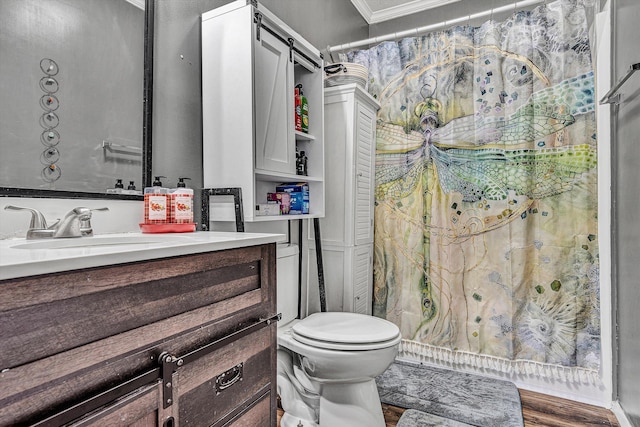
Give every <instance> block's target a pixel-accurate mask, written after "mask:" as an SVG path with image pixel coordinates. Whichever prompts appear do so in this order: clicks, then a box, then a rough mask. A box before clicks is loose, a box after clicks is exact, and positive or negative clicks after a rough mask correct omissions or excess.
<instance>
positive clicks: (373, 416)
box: [319, 379, 385, 427]
mask: <svg viewBox="0 0 640 427" xmlns="http://www.w3.org/2000/svg"><path fill="white" fill-rule="evenodd" d="M319 415H320V416H319V421H320V427H330V426H340V425H347V424H345V423H346V422H348V425H349V427H385V421H384V415H383V413H382V405H381V404H380V395H379V394H378V388H377V387H376V381H375V380H374V379H371V380H368V381H364V382H356V383H348V384H345V383H341V384H335V383H333V384H332V383H324V384H322V393H321V395H320V414H319Z"/></svg>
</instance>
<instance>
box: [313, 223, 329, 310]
mask: <svg viewBox="0 0 640 427" xmlns="http://www.w3.org/2000/svg"><path fill="white" fill-rule="evenodd" d="M313 234H314V236H315V240H316V261H317V263H318V291H319V292H320V311H323V312H324V311H327V294H326V291H325V288H324V269H323V267H322V244H321V243H320V219H319V218H313Z"/></svg>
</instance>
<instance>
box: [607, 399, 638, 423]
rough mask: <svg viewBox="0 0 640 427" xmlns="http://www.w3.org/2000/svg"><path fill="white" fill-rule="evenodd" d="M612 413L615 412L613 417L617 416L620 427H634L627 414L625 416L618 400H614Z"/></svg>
mask: <svg viewBox="0 0 640 427" xmlns="http://www.w3.org/2000/svg"><path fill="white" fill-rule="evenodd" d="M611 412H613V415H615V416H616V419H617V420H618V424H620V427H633V424H631V421H629V418H627V414H625V412H624V410H623V409H622V406H620V402H618V401H617V400H614V401H613V402H612V403H611Z"/></svg>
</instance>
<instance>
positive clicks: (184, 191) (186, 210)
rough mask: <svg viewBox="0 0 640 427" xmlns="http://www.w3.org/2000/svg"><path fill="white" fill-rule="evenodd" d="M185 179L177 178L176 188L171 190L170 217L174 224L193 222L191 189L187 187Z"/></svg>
mask: <svg viewBox="0 0 640 427" xmlns="http://www.w3.org/2000/svg"><path fill="white" fill-rule="evenodd" d="M185 179H191V178H187V177H180V178H178V184H177V188H174V189H172V190H171V219H172V221H171V222H173V223H174V224H192V223H193V189H191V188H187V184H186V183H185V182H184V180H185Z"/></svg>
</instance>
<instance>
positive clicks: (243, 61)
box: [202, 0, 325, 222]
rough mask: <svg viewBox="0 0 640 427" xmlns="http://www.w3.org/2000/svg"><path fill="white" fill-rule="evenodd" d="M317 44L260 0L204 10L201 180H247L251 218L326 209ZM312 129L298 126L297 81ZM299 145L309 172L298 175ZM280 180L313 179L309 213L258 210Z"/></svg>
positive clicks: (220, 183) (219, 183)
mask: <svg viewBox="0 0 640 427" xmlns="http://www.w3.org/2000/svg"><path fill="white" fill-rule="evenodd" d="M322 66H323V62H322V57H321V56H320V52H319V51H318V50H317V49H316V48H315V47H313V46H312V45H311V44H309V43H308V42H307V41H306V40H304V39H303V38H302V37H301V36H300V35H299V34H297V33H296V32H294V31H293V30H292V29H291V28H290V27H289V26H287V25H286V24H285V23H284V22H282V21H281V20H280V19H279V18H277V17H276V16H275V15H273V14H272V13H271V12H269V11H268V10H267V9H266V8H264V7H263V6H262V5H259V4H257V5H252V4H247V2H246V1H244V0H238V1H235V2H232V3H229V4H227V5H225V6H222V7H219V8H217V9H214V10H212V11H210V12H207V13H204V14H203V15H202V112H203V181H204V187H205V188H227V187H240V188H242V197H243V211H244V219H245V221H248V222H254V221H255V222H258V221H272V220H282V219H300V218H312V217H322V216H324V210H325V200H324V197H325V185H324V145H323V142H324V135H323V134H324V115H323V111H324V108H323V107H324V98H323V76H322ZM297 84H302V85H303V90H304V94H305V96H306V97H307V100H308V103H309V133H302V132H296V131H295V130H294V126H295V123H294V96H293V95H294V87H295V85H297ZM296 147H297V148H298V149H299V150H300V151H305V153H306V155H307V158H308V167H307V168H308V175H307V176H300V175H296ZM283 182H308V183H309V214H308V215H282V216H257V215H256V210H255V205H256V204H259V203H266V202H267V193H270V192H275V187H276V185H278V184H280V183H283Z"/></svg>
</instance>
